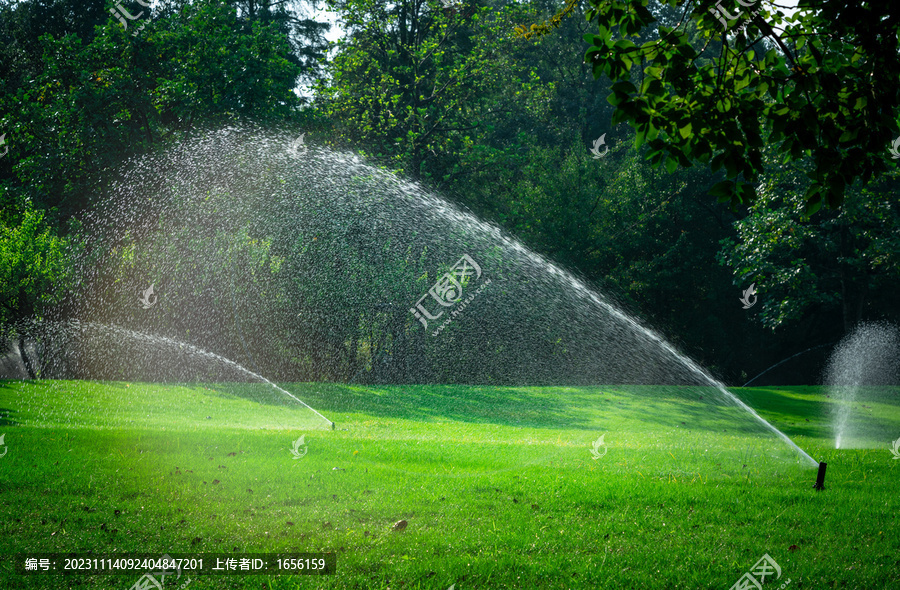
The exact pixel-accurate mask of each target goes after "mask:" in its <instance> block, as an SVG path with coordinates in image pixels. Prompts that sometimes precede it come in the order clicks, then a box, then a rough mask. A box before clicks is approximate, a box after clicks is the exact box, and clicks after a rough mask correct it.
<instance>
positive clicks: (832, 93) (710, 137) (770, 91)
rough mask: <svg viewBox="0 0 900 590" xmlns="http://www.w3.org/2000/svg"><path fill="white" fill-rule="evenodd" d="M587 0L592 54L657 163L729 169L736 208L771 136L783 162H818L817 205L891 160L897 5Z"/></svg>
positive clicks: (813, 169) (810, 198) (747, 195)
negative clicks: (788, 10) (788, 8)
mask: <svg viewBox="0 0 900 590" xmlns="http://www.w3.org/2000/svg"><path fill="white" fill-rule="evenodd" d="M590 2H591V9H590V10H589V11H588V13H587V18H588V20H589V21H591V22H595V23H596V24H597V26H598V32H597V34H596V35H590V34H588V35H585V40H586V41H587V42H588V43H590V44H591V46H590V48H589V49H588V50H587V52H586V54H585V61H586V62H587V63H590V64H591V66H592V69H593V74H594V77H595V78H600V77H601V76H607V77H609V78H610V79H611V80H612V81H613V82H614V84H613V86H612V91H613V92H612V94H611V95H610V96H609V101H610V103H612V105H613V106H615V107H616V110H615V113H614V115H613V123H621V122H628V123H629V124H630V125H631V126H632V127H634V128H635V129H636V131H637V145H638V146H640V145H642V144H644V143H646V144H648V146H649V153H648V155H647V158H648V159H649V160H650V162H651V163H652V164H654V165H661V164H664V165H665V166H666V168H667V169H669V170H670V171H674V170H675V169H676V168H677V167H678V166H679V165H680V166H684V167H688V166H691V165H692V164H693V163H695V162H700V163H703V164H709V165H711V167H712V169H713V170H714V171H715V170H719V169H721V168H724V169H725V171H726V172H727V176H728V179H729V180H726V181H724V182H720V183H718V184H716V185H715V186H713V188H712V189H711V191H710V192H711V193H712V194H713V195H715V196H717V197H718V198H719V200H720V201H723V202H729V201H730V202H731V204H732V206H735V205H737V204H740V203H749V202H751V201H753V200H754V199H755V197H756V188H755V186H754V184H755V183H757V182H758V178H759V175H760V174H761V173H762V172H763V171H764V168H765V163H764V159H763V148H764V146H765V145H767V144H768V145H774V146H776V147H777V151H778V152H779V153H780V157H781V161H782V162H783V163H785V164H787V163H793V162H799V161H801V160H807V161H808V162H809V164H808V165H807V168H808V172H807V175H808V176H809V178H810V181H811V182H810V183H809V187H808V190H807V192H806V195H805V198H806V212H807V213H808V214H809V213H813V212H815V211H816V210H818V209H819V208H820V207H821V206H822V204H823V203H826V204H827V205H828V206H829V207H839V206H840V205H841V204H842V202H843V200H844V194H845V190H846V188H847V187H848V186H849V185H851V184H852V183H853V182H854V181H856V180H858V179H859V180H862V182H864V183H867V182H868V181H869V180H871V179H872V178H874V177H876V176H878V175H879V174H881V173H883V172H885V171H887V170H888V169H890V168H892V167H893V166H892V165H891V164H889V163H888V162H889V160H890V158H889V155H890V154H889V152H888V147H889V146H890V144H891V140H892V138H893V137H894V136H895V135H896V134H897V132H898V122H897V108H898V105H900V85H898V83H897V81H898V79H900V59H898V32H900V11H897V10H893V11H892V10H891V7H890V5H889V4H888V3H884V2H865V3H859V2H851V1H850V0H818V1H815V0H800V2H799V8H798V10H797V11H796V13H795V14H791V15H786V14H785V13H784V12H783V11H782V10H781V9H780V8H779V7H778V6H776V5H774V4H772V3H771V2H769V1H768V0H756V1H755V2H753V1H751V0H720V1H719V2H718V5H716V4H715V3H714V2H712V1H710V0H687V1H685V0H664V1H662V2H659V3H657V2H654V4H653V8H654V10H655V11H656V14H654V13H653V12H651V10H650V9H649V8H648V5H649V0H628V1H621V0H611V1H610V0H590ZM730 17H735V18H730ZM725 21H727V26H725V25H723V22H725ZM632 39H635V40H634V41H633V40H632ZM642 39H649V40H645V41H643V42H641V41H642ZM635 41H637V42H635Z"/></svg>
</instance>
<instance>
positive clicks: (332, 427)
mask: <svg viewBox="0 0 900 590" xmlns="http://www.w3.org/2000/svg"><path fill="white" fill-rule="evenodd" d="M331 429H332V430H334V422H332V423H331Z"/></svg>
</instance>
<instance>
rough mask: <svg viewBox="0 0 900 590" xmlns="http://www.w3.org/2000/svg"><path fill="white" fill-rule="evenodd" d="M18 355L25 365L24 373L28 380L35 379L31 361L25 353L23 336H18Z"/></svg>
mask: <svg viewBox="0 0 900 590" xmlns="http://www.w3.org/2000/svg"><path fill="white" fill-rule="evenodd" d="M19 354H20V355H21V356H22V364H23V365H25V372H26V373H28V378H29V379H32V380H34V379H37V375H36V374H35V372H34V365H32V364H31V359H29V358H28V353H27V352H25V336H19Z"/></svg>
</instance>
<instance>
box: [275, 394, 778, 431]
mask: <svg viewBox="0 0 900 590" xmlns="http://www.w3.org/2000/svg"><path fill="white" fill-rule="evenodd" d="M282 387H284V388H285V389H287V390H289V391H291V392H292V393H294V394H295V395H297V396H298V397H299V398H301V399H303V400H304V401H305V402H307V403H309V404H311V405H312V406H313V407H316V408H317V409H319V410H321V411H322V412H326V413H327V412H328V411H334V412H343V413H361V414H366V415H371V416H376V417H379V418H386V419H390V418H393V419H405V420H413V421H419V422H435V421H442V420H448V421H456V422H461V423H472V424H485V423H487V424H496V425H502V426H521V427H528V428H545V429H559V430H590V431H595V430H596V429H597V428H598V421H601V420H602V421H608V420H609V419H610V418H614V419H617V420H618V419H620V420H634V421H639V422H644V423H648V424H654V425H657V426H661V427H663V428H666V429H675V428H686V429H688V430H690V429H699V430H704V431H709V432H723V431H725V432H731V433H740V434H760V433H769V432H770V431H769V430H768V429H766V428H765V427H764V426H763V425H762V424H761V423H759V422H758V421H757V420H756V419H755V418H753V417H752V416H751V415H750V414H749V413H748V412H746V410H744V409H742V408H739V407H737V406H735V405H733V404H731V403H729V402H726V401H725V400H723V399H722V397H721V393H720V392H718V391H717V390H716V389H715V388H712V387H673V386H656V387H653V386H601V387H481V386H472V385H409V386H351V385H340V384H306V383H302V384H301V383H294V384H282Z"/></svg>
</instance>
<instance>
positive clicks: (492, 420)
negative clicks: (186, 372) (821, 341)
mask: <svg viewBox="0 0 900 590" xmlns="http://www.w3.org/2000/svg"><path fill="white" fill-rule="evenodd" d="M283 386H284V387H285V389H287V390H289V391H291V392H292V393H294V394H295V395H297V396H298V397H300V398H301V399H303V400H304V401H305V402H306V403H309V404H310V405H311V406H312V407H314V408H316V409H318V410H319V411H320V412H322V413H323V414H325V416H327V417H328V418H329V419H331V420H334V421H335V422H336V425H337V426H336V430H334V431H332V430H331V429H330V427H327V425H326V423H325V422H323V421H322V420H320V419H317V418H315V417H314V416H313V415H312V414H311V413H310V412H309V411H308V410H305V409H304V408H302V407H301V406H299V404H296V403H295V402H287V401H285V400H286V398H284V397H282V396H279V395H278V394H277V393H275V392H273V391H272V390H271V389H269V388H266V387H264V386H261V385H224V384H200V385H198V384H191V385H181V386H178V385H156V384H146V383H96V382H71V381H69V382H13V381H6V382H0V434H3V435H5V445H6V448H7V454H6V455H5V456H3V457H2V458H0V554H2V555H3V556H4V558H3V563H2V566H0V567H2V568H3V571H0V578H2V582H0V586H2V588H4V589H5V588H48V589H49V588H53V589H58V588H103V589H120V588H121V589H122V590H126V589H128V588H131V586H132V585H133V584H134V583H135V582H136V581H137V579H138V578H139V577H140V576H139V574H135V575H122V576H84V577H78V578H76V577H60V576H27V577H19V576H16V575H14V574H12V573H11V567H12V566H11V563H12V562H11V559H9V557H10V556H11V555H13V554H16V553H19V552H24V551H32V552H39V551H41V552H56V551H78V552H86V551H94V552H156V553H160V554H162V553H165V552H169V553H176V552H181V553H184V552H203V553H213V552H229V553H230V552H234V551H239V552H260V553H261V552H267V553H268V552H276V551H277V552H287V551H291V552H312V551H333V552H335V553H336V554H337V574H336V575H334V576H329V577H304V576H281V577H277V578H275V577H260V576H247V577H235V576H202V577H196V576H195V577H194V578H193V579H192V580H191V583H190V585H189V587H190V588H191V589H192V590H199V589H204V588H268V589H279V590H280V589H284V590H289V589H294V588H360V589H368V588H391V589H395V590H396V589H418V588H433V589H440V590H444V589H446V588H448V587H449V586H451V585H452V584H455V585H456V586H455V588H456V590H469V589H474V588H485V589H487V588H517V589H518V588H529V589H531V588H587V589H591V590H596V589H606V588H609V589H627V588H633V589H635V590H638V589H640V590H650V589H660V590H661V589H666V590H669V589H674V588H709V589H713V588H715V589H723V590H724V589H728V588H731V586H732V585H733V584H734V583H735V582H737V581H738V579H740V578H741V576H742V575H743V574H744V573H746V572H748V571H749V570H750V568H751V567H752V566H753V565H754V564H755V563H756V562H757V561H758V560H759V559H760V558H761V557H762V555H763V554H765V553H768V554H769V555H770V556H771V557H772V558H773V559H774V560H775V561H776V562H777V563H778V564H779V565H780V567H781V569H782V576H781V578H780V579H779V580H777V581H774V582H772V583H770V584H766V587H772V588H778V587H779V586H780V585H784V584H785V583H786V582H787V580H788V579H790V583H789V584H787V585H786V587H787V588H810V589H820V588H848V589H878V588H900V524H898V522H897V518H896V517H897V516H898V515H900V510H898V509H900V495H898V491H900V483H898V475H900V461H894V460H893V458H892V455H891V453H890V452H889V447H890V439H887V440H885V441H883V445H881V446H880V447H878V448H875V449H869V450H840V451H835V450H834V449H833V442H832V440H831V435H830V431H829V428H828V419H827V415H828V412H827V411H826V410H827V405H828V404H830V403H832V400H830V399H825V397H824V396H823V395H822V394H821V392H820V390H819V389H818V388H814V387H792V388H754V389H746V390H740V389H736V390H734V391H735V392H736V393H737V394H738V395H739V396H740V397H741V398H742V399H743V400H744V401H746V402H747V403H748V404H749V405H751V406H753V407H754V408H756V409H757V410H758V411H759V412H760V413H761V414H762V415H763V416H764V417H765V418H767V419H769V420H770V421H771V422H772V423H773V424H775V425H776V426H777V427H779V428H781V429H782V430H783V431H784V432H785V433H787V434H788V435H789V436H790V437H791V438H792V439H793V440H795V441H796V442H797V444H799V445H800V446H801V447H802V448H803V449H804V450H806V451H807V452H808V453H810V454H811V455H812V456H813V457H815V458H816V459H817V460H824V461H827V462H828V464H829V468H828V479H827V481H826V487H827V489H826V490H825V491H824V492H820V493H817V492H815V491H813V489H812V483H813V481H814V478H815V469H814V468H813V467H812V466H809V465H807V464H805V463H802V462H800V461H799V459H798V455H797V454H796V453H794V452H793V451H790V450H789V449H788V448H787V445H785V444H784V443H781V442H779V441H777V440H776V439H775V438H774V437H773V436H770V435H766V434H764V433H762V431H761V430H760V429H759V428H757V427H756V426H755V425H754V423H753V422H752V421H751V420H749V419H748V418H747V417H746V414H745V413H743V412H741V411H739V410H737V409H734V408H731V407H729V406H724V405H717V404H714V403H711V401H710V400H711V397H713V396H711V394H710V393H709V392H704V391H702V390H700V389H698V388H695V389H693V390H691V391H690V392H686V391H685V390H684V388H665V387H615V386H610V387H590V388H583V387H535V388H515V387H474V386H390V387H388V386H377V387H361V386H339V385H325V384H285V385H283ZM688 393H689V395H688ZM701 397H703V399H701ZM869 409H872V408H869ZM873 411H875V412H876V413H877V415H878V419H879V422H880V424H881V425H882V426H884V425H885V424H893V425H894V426H895V431H896V435H895V436H897V437H900V408H898V407H896V406H893V405H888V404H887V403H885V404H882V405H880V406H879V407H877V408H874V410H873ZM301 435H302V436H304V442H305V448H306V451H307V454H306V455H305V456H303V457H302V458H300V459H294V457H293V455H292V454H291V448H292V442H293V441H294V440H296V439H297V438H299V437H300V436H301ZM600 435H603V436H604V442H605V445H604V446H603V447H600V451H601V453H602V452H605V455H603V456H602V457H600V458H599V459H594V458H593V457H592V455H591V453H590V450H591V443H592V442H593V441H595V440H596V439H597V438H598V437H599V436H600ZM0 452H2V451H0ZM335 468H337V469H335ZM401 519H402V520H406V521H407V522H408V526H407V528H406V529H405V530H403V531H401V532H394V531H392V530H391V526H392V524H393V523H395V522H396V521H398V520H401ZM182 581H184V577H183V578H182V580H180V581H179V583H181V582H182ZM166 587H172V588H175V587H177V584H176V583H175V582H174V581H173V582H167V584H166Z"/></svg>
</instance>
